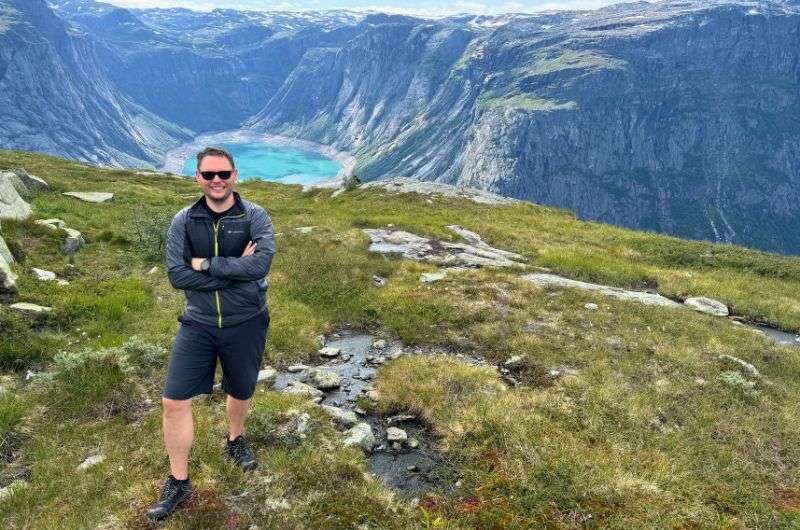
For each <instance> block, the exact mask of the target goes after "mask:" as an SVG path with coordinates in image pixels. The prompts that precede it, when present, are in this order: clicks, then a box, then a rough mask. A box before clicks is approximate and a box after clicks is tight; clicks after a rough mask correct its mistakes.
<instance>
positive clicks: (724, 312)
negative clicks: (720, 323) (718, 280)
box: [683, 296, 730, 317]
mask: <svg viewBox="0 0 800 530" xmlns="http://www.w3.org/2000/svg"><path fill="white" fill-rule="evenodd" d="M683 304H684V305H686V306H688V307H691V308H692V309H694V310H695V311H699V312H700V313H706V314H707V315H713V316H716V317H726V316H728V315H729V314H730V312H729V311H728V306H726V305H725V304H723V303H722V302H720V301H719V300H714V299H713V298H706V297H705V296H695V297H691V298H687V299H686V300H684V301H683Z"/></svg>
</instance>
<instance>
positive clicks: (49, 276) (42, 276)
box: [31, 267, 56, 281]
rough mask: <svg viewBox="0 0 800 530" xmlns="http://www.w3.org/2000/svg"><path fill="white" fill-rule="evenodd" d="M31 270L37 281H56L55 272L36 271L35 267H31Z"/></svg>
mask: <svg viewBox="0 0 800 530" xmlns="http://www.w3.org/2000/svg"><path fill="white" fill-rule="evenodd" d="M31 270H33V273H34V274H35V275H36V278H37V279H39V280H43V281H50V280H55V279H56V273H55V272H51V271H47V270H44V269H37V268H36V267H33V268H32V269H31Z"/></svg>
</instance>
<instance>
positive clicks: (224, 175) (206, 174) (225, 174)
mask: <svg viewBox="0 0 800 530" xmlns="http://www.w3.org/2000/svg"><path fill="white" fill-rule="evenodd" d="M232 174H233V171H229V170H226V171H201V172H200V176H201V177H203V178H204V179H206V180H214V175H219V178H221V179H222V180H228V179H229V178H231V175H232Z"/></svg>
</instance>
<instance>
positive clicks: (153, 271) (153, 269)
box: [147, 266, 158, 274]
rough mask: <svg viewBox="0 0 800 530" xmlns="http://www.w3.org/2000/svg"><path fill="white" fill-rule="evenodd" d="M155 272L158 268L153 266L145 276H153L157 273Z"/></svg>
mask: <svg viewBox="0 0 800 530" xmlns="http://www.w3.org/2000/svg"><path fill="white" fill-rule="evenodd" d="M157 272H158V267H155V266H154V267H153V268H152V269H150V270H149V271H147V274H155V273H157Z"/></svg>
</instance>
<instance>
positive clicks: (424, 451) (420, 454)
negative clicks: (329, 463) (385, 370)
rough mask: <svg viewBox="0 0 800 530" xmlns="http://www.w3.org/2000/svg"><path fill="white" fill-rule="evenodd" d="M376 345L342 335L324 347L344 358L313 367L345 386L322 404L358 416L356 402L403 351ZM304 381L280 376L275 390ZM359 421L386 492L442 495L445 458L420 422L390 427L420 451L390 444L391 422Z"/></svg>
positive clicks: (286, 374) (365, 417)
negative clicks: (368, 434)
mask: <svg viewBox="0 0 800 530" xmlns="http://www.w3.org/2000/svg"><path fill="white" fill-rule="evenodd" d="M374 340H375V337H373V336H372V335H364V334H358V333H351V332H342V333H339V334H334V335H332V336H331V337H330V338H329V340H328V341H326V342H325V347H326V348H339V350H340V353H339V355H338V356H337V357H335V358H333V359H330V360H329V361H327V362H323V363H321V364H317V365H314V367H316V368H324V369H325V370H328V371H330V372H334V373H336V374H337V375H338V376H339V380H340V383H341V386H340V387H339V388H338V389H333V390H330V391H327V392H325V393H324V398H323V400H322V401H321V404H323V405H331V406H334V407H340V408H342V409H343V410H355V409H356V408H357V407H356V400H357V399H358V397H359V396H361V395H362V394H363V393H365V392H366V391H367V390H369V389H371V388H372V382H373V379H374V378H375V373H376V371H377V369H378V368H379V367H380V366H381V365H383V364H384V363H386V362H387V361H389V360H391V359H392V358H394V357H396V356H398V355H400V354H401V352H402V351H403V348H402V344H401V343H400V342H388V343H387V344H386V346H385V347H384V348H380V349H378V348H373V347H372V344H373V342H374ZM300 380H301V373H300V372H296V373H292V372H288V371H286V372H279V373H278V377H277V379H276V382H275V384H274V385H273V388H274V389H275V390H282V389H284V388H286V387H287V386H288V385H289V383H290V382H292V381H300ZM357 415H358V413H357ZM359 419H360V421H365V422H367V423H369V425H370V426H371V427H372V433H373V435H374V436H375V442H376V443H375V448H374V449H373V451H372V453H370V454H368V455H367V460H368V462H369V464H370V468H371V469H372V472H373V473H375V474H376V475H377V476H379V477H381V478H382V479H383V480H384V482H385V483H386V484H387V485H388V486H390V487H391V488H393V489H395V490H398V491H401V492H404V493H409V494H415V493H419V492H422V491H425V490H432V489H437V490H441V489H442V486H443V484H442V483H441V481H440V480H438V479H437V475H438V472H439V471H441V469H442V467H443V465H444V464H443V458H442V456H441V455H440V454H439V453H438V452H437V451H436V450H435V449H434V439H433V437H432V436H431V435H430V433H428V432H427V430H426V429H425V427H424V425H422V424H421V423H420V422H418V421H416V420H406V421H402V422H399V423H397V422H392V424H391V426H393V427H399V428H401V429H403V430H404V431H406V433H407V435H408V440H412V439H413V440H416V441H417V442H418V444H419V445H418V446H417V447H416V448H411V447H409V446H408V445H407V444H402V446H401V447H399V448H394V447H392V444H391V443H390V442H388V441H387V439H386V429H387V427H389V426H390V425H388V422H389V421H390V418H383V417H380V416H376V415H371V414H367V415H359Z"/></svg>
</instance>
